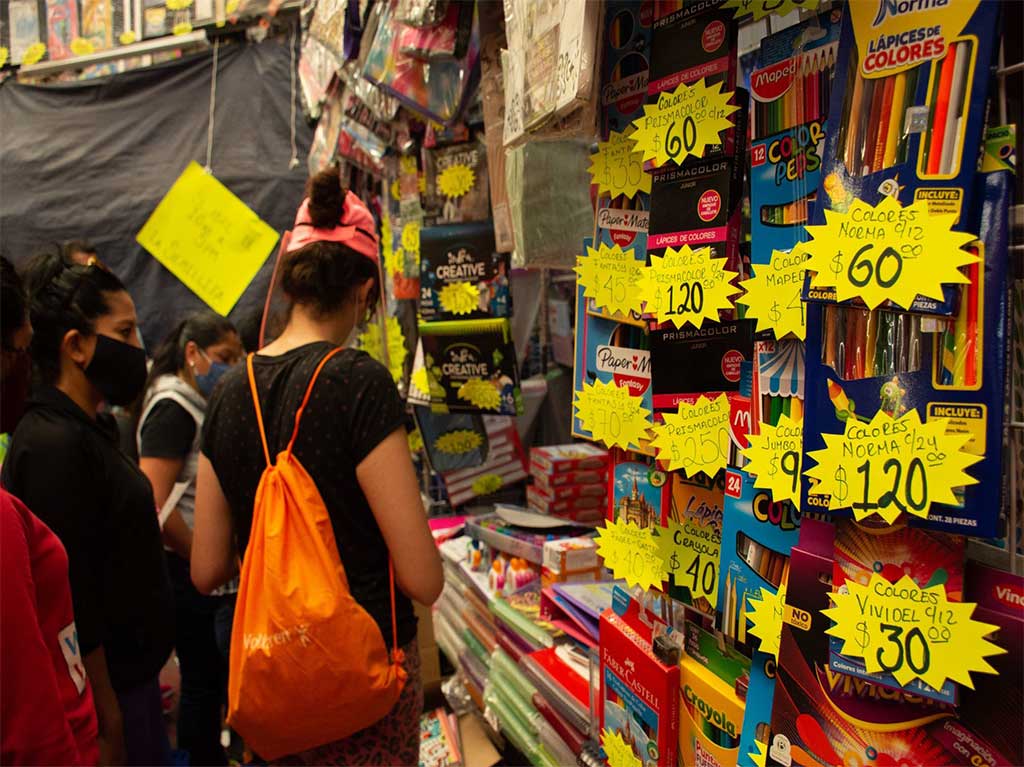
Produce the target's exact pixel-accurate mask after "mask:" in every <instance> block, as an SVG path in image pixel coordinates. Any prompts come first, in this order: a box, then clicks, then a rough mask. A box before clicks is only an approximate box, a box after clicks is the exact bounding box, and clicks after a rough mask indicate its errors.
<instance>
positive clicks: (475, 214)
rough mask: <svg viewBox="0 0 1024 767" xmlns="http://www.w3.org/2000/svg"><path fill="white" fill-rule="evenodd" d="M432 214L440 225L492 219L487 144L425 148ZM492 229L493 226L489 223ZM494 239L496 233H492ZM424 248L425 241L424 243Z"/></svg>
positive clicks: (428, 194) (428, 193)
mask: <svg viewBox="0 0 1024 767" xmlns="http://www.w3.org/2000/svg"><path fill="white" fill-rule="evenodd" d="M424 160H425V161H424V170H425V171H426V177H427V195H426V198H427V209H428V215H433V216H435V217H436V219H435V223H437V224H452V223H463V222H467V221H486V220H487V219H489V218H490V211H491V206H490V195H489V194H488V191H489V188H488V185H489V178H490V176H489V174H488V172H487V152H486V149H485V146H484V143H483V142H482V141H480V140H479V139H477V138H474V139H472V140H470V141H469V142H467V143H465V144H455V145H454V146H446V147H441V148H438V149H428V150H424ZM488 228H490V229H492V230H493V228H494V227H493V225H492V224H491V222H488ZM491 237H492V239H493V237H494V235H493V234H492V235H491ZM420 249H421V251H422V244H421V246H420Z"/></svg>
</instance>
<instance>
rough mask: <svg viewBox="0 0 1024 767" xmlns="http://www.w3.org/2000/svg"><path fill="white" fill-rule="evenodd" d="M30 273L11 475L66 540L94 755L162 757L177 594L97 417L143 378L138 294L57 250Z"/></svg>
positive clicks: (6, 475) (127, 474) (10, 481)
mask: <svg viewBox="0 0 1024 767" xmlns="http://www.w3.org/2000/svg"><path fill="white" fill-rule="evenodd" d="M25 277H26V280H25V281H26V287H27V288H28V292H29V296H30V315H31V320H32V326H33V329H34V331H35V335H34V338H33V341H32V358H33V361H34V363H35V365H36V368H37V371H38V374H39V381H40V383H41V386H40V387H39V389H38V390H37V391H36V392H35V393H34V394H33V396H32V397H31V398H30V399H29V402H28V408H27V410H26V412H25V414H24V415H23V416H22V418H21V421H20V423H19V424H18V428H17V430H16V431H15V433H14V436H13V438H12V440H11V445H10V448H9V450H8V453H7V457H6V459H5V460H4V465H3V484H4V486H5V487H6V488H8V489H9V490H10V491H11V492H12V493H13V494H15V495H17V496H18V497H19V498H21V499H22V500H23V501H24V502H25V503H26V505H28V506H29V507H30V508H31V509H32V510H33V511H34V512H35V513H36V515H37V516H39V517H40V518H41V519H42V520H43V521H44V522H45V523H46V524H47V525H48V526H49V527H50V528H51V529H52V530H53V531H54V532H55V533H56V534H57V536H58V537H59V538H60V539H61V541H62V542H63V544H64V547H65V548H66V549H67V553H68V559H69V576H70V581H71V593H72V600H73V603H74V610H75V618H76V623H77V627H78V644H79V647H80V648H81V654H82V656H83V658H84V663H85V668H86V671H87V673H88V676H89V679H90V681H91V682H92V685H93V690H94V695H95V699H96V711H97V715H98V719H99V729H100V737H99V743H100V763H101V764H111V763H114V764H116V763H119V762H125V763H127V764H151V765H161V764H167V763H168V762H169V759H170V753H169V745H168V742H167V735H166V732H165V731H164V727H163V719H162V716H161V700H160V685H159V680H158V675H159V672H160V669H161V667H162V666H163V664H164V662H165V661H166V660H167V657H168V656H169V655H170V652H171V648H172V646H173V643H174V600H173V592H172V590H171V585H170V579H169V578H168V574H167V563H166V560H165V558H164V553H163V547H162V546H161V541H160V528H159V525H158V522H157V515H156V512H155V509H154V504H153V490H152V488H151V487H150V484H149V481H148V480H147V479H146V476H145V475H144V474H143V473H142V472H141V471H139V469H138V468H137V467H136V466H135V465H134V464H133V463H132V462H131V461H130V460H129V459H128V458H127V457H126V456H125V455H124V454H123V453H122V452H121V451H120V449H119V448H118V445H117V434H116V432H115V431H112V429H111V428H110V427H112V426H113V423H112V422H111V421H108V420H106V419H98V418H97V414H98V411H99V408H100V405H101V404H102V403H104V402H106V403H108V404H111V405H125V404H127V403H129V402H131V401H132V400H134V399H135V397H137V396H138V395H139V393H141V391H142V388H143V386H144V385H145V381H146V358H145V354H144V353H143V351H142V349H141V348H140V346H139V341H138V338H137V335H136V332H135V328H136V318H135V305H134V304H133V303H132V299H131V296H129V295H128V293H127V291H126V290H125V289H124V285H122V284H121V281H120V280H118V279H117V277H115V276H114V275H113V274H112V273H111V272H109V271H107V270H106V269H104V268H102V267H101V266H99V265H97V264H95V263H94V264H92V265H89V266H79V265H71V264H69V263H68V262H66V261H64V260H63V259H62V258H61V257H60V256H59V255H53V256H50V257H44V258H41V259H35V260H34V261H33V267H32V269H31V270H30V272H29V273H28V274H26V275H25ZM107 424H110V427H108V425H107Z"/></svg>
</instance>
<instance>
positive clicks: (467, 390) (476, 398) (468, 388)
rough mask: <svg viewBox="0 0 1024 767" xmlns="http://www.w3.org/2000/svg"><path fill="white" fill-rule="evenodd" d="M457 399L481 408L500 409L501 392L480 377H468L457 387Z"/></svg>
mask: <svg viewBox="0 0 1024 767" xmlns="http://www.w3.org/2000/svg"><path fill="white" fill-rule="evenodd" d="M459 399H464V400H466V402H468V403H470V404H471V405H473V406H474V407H478V408H480V409H481V410H500V409H501V392H499V391H498V390H497V389H496V388H495V386H494V384H491V383H489V382H487V381H484V380H483V379H482V378H470V379H469V380H468V381H466V382H465V383H463V384H462V386H460V387H459Z"/></svg>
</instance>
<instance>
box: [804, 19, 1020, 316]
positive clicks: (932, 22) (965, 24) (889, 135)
mask: <svg viewBox="0 0 1024 767" xmlns="http://www.w3.org/2000/svg"><path fill="white" fill-rule="evenodd" d="M848 8H849V13H847V14H846V15H845V16H844V18H843V21H842V31H841V33H840V42H839V52H838V54H837V57H836V72H837V77H836V80H835V84H834V87H833V91H832V97H831V102H830V108H829V116H828V126H827V128H826V130H825V133H826V139H825V151H824V155H823V157H824V158H825V164H824V166H823V167H822V171H821V183H820V186H819V188H818V204H817V205H816V206H815V207H814V209H813V211H812V218H811V223H812V224H824V223H825V211H826V210H834V211H845V210H847V208H848V206H849V205H850V203H851V202H852V201H853V200H854V199H860V200H863V201H865V202H867V203H869V204H871V205H877V204H878V203H879V202H880V201H881V200H882V199H883V198H884V197H885V196H890V197H894V198H896V199H897V200H898V201H899V202H900V204H902V205H904V206H906V205H909V204H910V203H912V202H915V201H918V200H920V201H924V202H926V203H927V205H928V208H929V210H930V211H931V212H933V213H946V214H948V213H952V214H955V215H956V216H957V217H958V223H957V225H956V228H957V229H958V230H960V231H970V229H971V226H970V224H971V222H970V221H969V216H970V211H971V197H972V194H973V191H974V186H975V185H974V178H975V175H976V174H977V164H978V157H979V154H980V151H981V143H982V135H983V133H984V127H985V119H986V115H987V110H986V100H987V98H988V91H989V85H990V83H993V82H995V78H994V77H993V76H992V67H993V63H994V61H995V55H996V52H997V51H998V46H999V40H1000V39H1001V37H1000V35H999V32H998V29H999V18H1000V13H1001V8H1002V4H1001V3H993V2H985V1H983V0H965V2H955V3H941V4H940V3H932V2H928V3H890V2H878V3H870V2H863V3H861V2H854V3H849V4H848ZM925 257H927V254H925ZM804 300H806V301H825V302H834V301H835V291H834V289H832V288H813V289H812V288H811V287H810V278H808V280H807V282H806V283H805V288H804ZM906 308H907V309H910V310H913V311H919V312H924V313H930V314H947V315H948V314H950V313H952V312H953V311H954V309H955V300H954V293H953V291H952V289H951V288H949V287H948V286H947V290H946V300H945V301H936V300H934V299H930V298H925V297H923V296H918V297H917V298H916V299H915V300H914V301H913V302H912V305H911V306H910V307H906Z"/></svg>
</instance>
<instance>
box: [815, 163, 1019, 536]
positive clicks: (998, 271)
mask: <svg viewBox="0 0 1024 767" xmlns="http://www.w3.org/2000/svg"><path fill="white" fill-rule="evenodd" d="M1012 183H1013V178H1012V176H1011V175H1010V174H1009V173H1008V172H1006V171H999V172H996V173H987V174H979V176H978V178H977V181H976V186H977V188H976V190H975V191H974V193H973V197H974V201H975V210H974V211H973V212H972V213H969V214H967V215H966V217H967V218H968V219H969V226H972V227H974V228H975V230H976V231H978V232H979V234H980V238H981V239H980V240H978V241H977V242H975V243H973V244H972V245H971V248H972V249H973V250H974V251H975V252H976V253H978V255H979V256H980V257H981V259H982V262H981V263H980V264H977V265H972V266H969V267H968V268H967V274H968V277H969V279H970V283H968V284H967V285H964V286H962V287H960V288H959V292H960V296H959V297H958V299H957V305H958V310H957V313H956V314H955V315H954V316H953V317H950V318H929V317H924V316H921V315H914V314H908V313H904V312H891V311H887V310H884V309H877V310H874V311H871V312H868V311H864V310H861V309H858V308H854V307H847V306H835V305H826V304H815V303H809V304H808V305H807V344H806V349H807V352H806V384H805V416H804V453H803V469H804V472H805V473H804V476H803V478H802V481H801V508H802V509H803V510H804V511H811V512H823V513H833V514H837V515H840V516H851V515H852V513H853V504H860V505H861V507H863V508H864V509H865V510H866V511H867V512H868V513H869V514H873V513H874V512H875V506H874V504H875V500H872V498H876V499H877V500H888V502H889V503H890V504H892V503H895V502H896V501H897V500H898V501H899V503H900V504H903V506H904V507H906V508H908V509H909V507H908V506H907V503H908V501H910V500H912V501H913V502H914V503H916V504H918V505H919V506H921V507H922V509H924V507H925V504H927V516H926V517H923V518H922V517H921V516H919V515H915V516H914V517H913V522H914V524H916V525H920V526H924V527H927V528H929V529H934V530H938V531H942V532H948V533H957V534H961V535H971V536H979V537H983V538H989V537H998V536H999V535H1000V534H1001V525H1000V517H999V510H1000V509H1001V508H1002V505H1003V498H1004V494H1005V493H1006V482H1007V478H1006V476H1005V473H1004V470H1003V451H1002V439H1003V436H1002V435H1003V424H1004V413H1003V410H1004V403H1005V401H1006V392H1007V387H1008V378H1007V375H1008V364H1007V363H1008V360H1007V354H1008V346H1007V339H1008V338H1009V329H1008V319H1007V318H1008V317H1009V310H1008V308H1007V306H1008V304H1007V302H1008V300H1009V296H1008V292H1007V291H1008V283H1007V274H1006V264H1007V256H1006V255H1005V254H1006V253H1007V247H1008V245H1007V243H1008V233H1009V222H1008V215H1009V210H1010V205H1009V199H1010V189H1011V186H1012ZM911 409H913V410H916V411H917V414H918V416H919V417H920V419H921V421H922V422H923V423H927V422H929V421H933V420H936V419H945V421H946V433H954V434H962V435H967V436H968V437H969V439H968V441H967V442H966V444H965V445H964V447H963V450H964V451H965V452H967V453H968V454H971V455H973V456H977V457H980V458H981V460H980V461H978V462H976V463H974V464H972V465H970V466H967V467H966V468H965V469H964V471H965V472H966V474H967V475H968V476H969V477H971V478H972V479H974V480H976V482H974V483H970V484H965V485H963V486H959V487H954V488H953V495H954V498H955V501H956V502H955V503H948V502H945V503H933V502H931V497H930V495H929V494H928V493H927V492H924V493H922V491H921V490H920V489H919V484H918V483H920V481H921V479H920V477H917V476H916V474H915V479H914V482H915V485H914V488H915V489H914V490H913V492H912V493H911V494H910V495H908V494H907V484H906V481H907V473H908V471H909V465H908V467H906V468H904V469H903V470H902V474H903V476H902V480H903V481H902V483H897V484H898V487H897V488H896V490H897V493H896V494H889V495H885V494H881V495H878V496H876V495H875V494H874V493H872V498H866V496H865V492H866V491H865V490H864V488H865V473H864V469H861V470H860V473H858V466H861V465H862V463H863V460H864V459H863V457H862V458H860V459H859V460H857V459H856V457H853V458H850V459H849V460H848V461H847V462H846V463H845V464H843V465H840V466H839V467H837V468H836V469H835V473H834V474H833V475H832V476H830V477H829V480H830V481H832V482H831V486H832V488H833V491H832V492H824V491H819V490H816V488H817V485H818V480H817V479H813V478H811V477H808V476H807V474H806V472H807V471H808V470H811V469H813V467H814V466H815V465H816V460H815V458H814V457H813V456H812V454H813V453H814V452H815V451H819V450H822V449H824V448H825V447H826V441H825V438H824V435H826V434H828V435H841V434H844V433H845V431H846V427H847V424H848V423H849V422H850V419H854V420H855V421H857V422H859V423H863V424H864V425H865V426H866V425H868V424H870V423H871V421H872V419H873V418H874V417H875V416H876V414H877V413H878V412H879V411H882V412H884V413H886V414H887V415H889V416H891V417H892V418H893V419H898V418H900V417H901V416H904V415H906V414H907V413H908V412H909V411H910V410H911ZM924 458H927V455H925V456H924ZM924 458H921V459H920V460H921V461H922V465H921V466H920V467H915V469H914V471H915V472H918V471H923V470H924V469H925V468H926V467H924V465H923V461H924ZM947 466H948V462H946V461H943V460H942V459H941V458H939V457H936V458H934V459H933V460H932V462H931V468H930V469H929V470H930V471H933V472H934V471H937V470H938V471H941V470H942V468H943V467H947ZM844 472H848V474H845V473H844ZM925 473H927V472H925ZM833 480H834V481H833ZM874 481H875V480H872V482H874ZM891 484H892V480H891V479H890V485H891ZM875 486H876V485H870V486H869V489H870V487H875ZM840 493H844V495H840ZM833 495H835V496H836V498H835V499H834V500H833V498H832V496H833ZM865 504H866V505H865ZM890 511H893V509H889V507H888V506H887V513H889V512H890ZM895 511H896V514H897V515H899V514H904V512H903V510H902V509H900V508H899V506H898V505H897V506H896V507H895Z"/></svg>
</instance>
